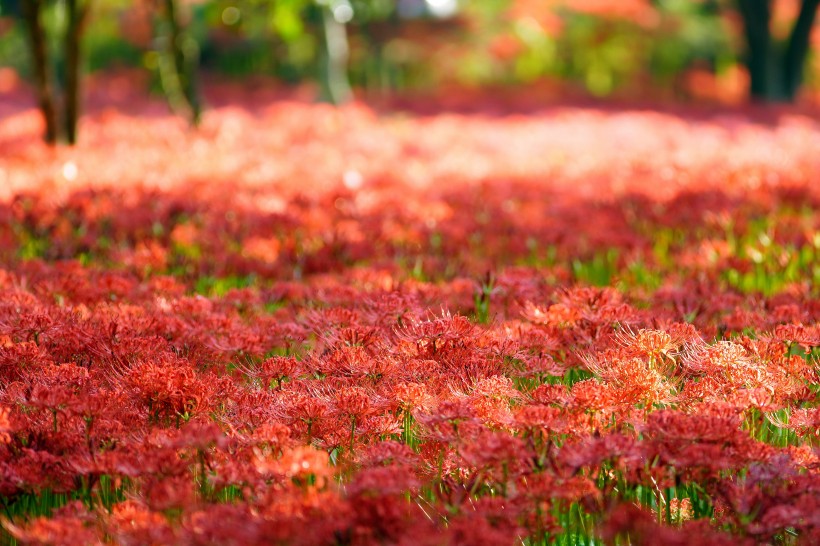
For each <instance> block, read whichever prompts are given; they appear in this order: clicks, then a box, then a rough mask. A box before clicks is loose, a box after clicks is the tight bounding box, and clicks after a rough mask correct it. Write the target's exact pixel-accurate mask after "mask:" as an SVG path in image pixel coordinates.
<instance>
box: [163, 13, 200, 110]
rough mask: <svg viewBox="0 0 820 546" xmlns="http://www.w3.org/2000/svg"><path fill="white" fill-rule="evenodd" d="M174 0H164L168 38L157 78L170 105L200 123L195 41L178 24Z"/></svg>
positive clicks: (178, 18) (178, 16) (178, 19)
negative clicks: (159, 79)
mask: <svg viewBox="0 0 820 546" xmlns="http://www.w3.org/2000/svg"><path fill="white" fill-rule="evenodd" d="M177 7H178V6H177V0H165V10H164V11H165V27H166V37H165V39H166V40H167V44H166V48H165V53H164V54H163V55H162V57H164V59H161V60H160V63H161V64H160V77H161V79H162V82H163V88H164V90H165V94H166V96H167V97H168V101H169V102H170V103H171V108H173V109H174V110H176V111H178V112H180V113H185V114H186V116H187V117H188V118H189V119H190V121H191V123H192V124H193V125H197V124H198V123H199V120H200V117H201V114H202V107H201V104H200V101H199V90H198V88H197V85H196V65H197V64H198V59H197V57H198V54H197V51H196V47H195V44H193V43H192V42H191V39H190V38H189V37H188V36H186V35H185V33H184V31H183V29H182V25H181V24H180V15H179V10H178V9H177Z"/></svg>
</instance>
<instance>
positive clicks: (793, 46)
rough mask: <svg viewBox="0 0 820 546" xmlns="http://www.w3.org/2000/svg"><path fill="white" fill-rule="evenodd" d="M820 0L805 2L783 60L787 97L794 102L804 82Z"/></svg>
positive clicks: (804, 0) (807, 0)
mask: <svg viewBox="0 0 820 546" xmlns="http://www.w3.org/2000/svg"><path fill="white" fill-rule="evenodd" d="M818 5H820V0H803V2H802V4H801V6H800V14H799V15H798V16H797V21H796V22H795V24H794V28H793V29H792V32H791V35H790V36H789V42H788V44H787V46H786V51H785V53H784V55H783V56H784V58H783V70H784V74H783V78H784V84H785V90H786V97H787V98H788V99H789V100H792V99H794V98H795V96H796V95H797V90H798V88H799V87H800V84H801V83H802V82H803V68H804V65H805V64H806V57H807V56H808V53H809V38H810V37H811V29H812V26H813V25H814V19H815V17H816V15H817V7H818Z"/></svg>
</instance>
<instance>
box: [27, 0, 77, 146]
mask: <svg viewBox="0 0 820 546" xmlns="http://www.w3.org/2000/svg"><path fill="white" fill-rule="evenodd" d="M46 7H47V2H46V0H22V1H21V2H20V15H21V16H22V17H23V20H24V21H25V25H26V30H27V31H28V43H29V48H30V54H31V59H32V64H33V65H34V66H33V75H34V85H35V87H36V89H37V101H38V104H39V107H40V111H41V112H42V114H43V119H44V120H45V135H44V137H45V140H46V142H48V143H49V144H54V143H56V142H57V141H58V140H60V139H61V138H62V139H64V140H65V141H66V142H67V143H68V144H75V143H76V141H77V120H78V117H79V109H80V76H81V70H82V65H81V62H80V53H81V39H82V34H83V29H84V27H85V22H86V20H87V16H88V12H89V8H90V0H63V1H62V2H58V3H57V7H58V9H62V10H63V11H64V13H63V15H64V18H65V21H66V28H65V33H64V36H63V38H64V41H63V53H64V56H65V57H64V64H63V70H62V81H61V82H60V83H61V85H60V86H59V88H58V87H57V86H55V85H54V83H53V81H52V69H53V67H52V64H51V62H50V61H49V58H50V56H49V48H48V32H47V31H46V26H45V25H44V22H43V17H44V11H45V9H46ZM58 89H59V90H61V91H62V101H60V100H59V97H58V96H57V95H58V93H57V90H58ZM60 106H62V115H60V108H59V107H60ZM61 122H62V129H61V128H60V125H61Z"/></svg>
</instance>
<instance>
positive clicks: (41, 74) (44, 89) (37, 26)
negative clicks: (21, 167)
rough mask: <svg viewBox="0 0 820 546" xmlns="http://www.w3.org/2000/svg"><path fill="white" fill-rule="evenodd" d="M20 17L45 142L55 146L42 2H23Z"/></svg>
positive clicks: (53, 108) (53, 103)
mask: <svg viewBox="0 0 820 546" xmlns="http://www.w3.org/2000/svg"><path fill="white" fill-rule="evenodd" d="M22 4H23V5H22V6H21V8H22V9H21V15H22V17H23V20H24V21H25V24H26V30H27V31H28V38H29V46H30V53H31V61H32V64H33V65H34V66H33V69H34V70H33V75H34V85H35V88H36V90H37V103H38V106H39V107H40V112H41V113H42V115H43V120H44V121H45V135H44V138H45V141H46V142H47V143H49V144H55V143H56V142H57V136H58V126H57V108H56V105H55V97H54V85H53V83H52V77H51V66H50V64H49V62H48V42H47V38H46V30H45V27H44V26H43V10H44V7H45V1H44V0H24V1H23V3H22Z"/></svg>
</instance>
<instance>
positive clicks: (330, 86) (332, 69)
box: [319, 6, 353, 104]
mask: <svg viewBox="0 0 820 546" xmlns="http://www.w3.org/2000/svg"><path fill="white" fill-rule="evenodd" d="M321 11H322V31H323V32H322V34H323V36H324V44H323V45H324V51H323V52H322V59H321V61H320V62H321V64H320V67H319V72H320V73H319V84H320V86H321V92H322V100H326V101H329V102H331V103H333V104H343V103H345V102H348V101H349V100H350V99H351V98H352V96H353V92H352V91H351V89H350V82H349V80H348V77H347V59H348V55H349V46H348V42H347V28H346V27H345V24H344V23H340V22H339V21H337V20H336V17H335V16H334V14H333V11H332V10H331V9H330V7H328V6H321Z"/></svg>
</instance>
